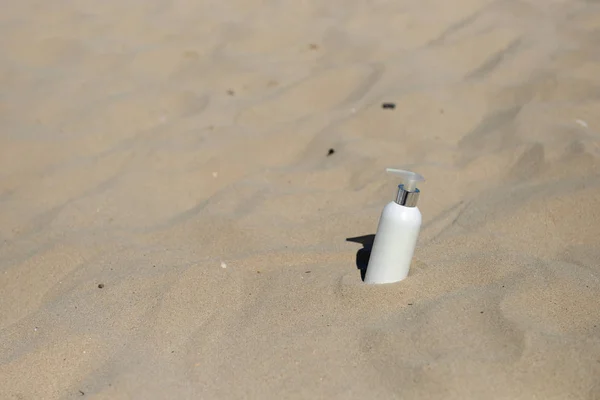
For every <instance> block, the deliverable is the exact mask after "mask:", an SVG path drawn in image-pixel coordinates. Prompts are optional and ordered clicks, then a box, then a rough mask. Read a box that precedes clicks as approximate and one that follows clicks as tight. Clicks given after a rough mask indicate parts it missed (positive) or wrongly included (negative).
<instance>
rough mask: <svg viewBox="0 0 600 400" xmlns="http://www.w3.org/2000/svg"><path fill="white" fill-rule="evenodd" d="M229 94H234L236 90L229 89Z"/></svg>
mask: <svg viewBox="0 0 600 400" xmlns="http://www.w3.org/2000/svg"><path fill="white" fill-rule="evenodd" d="M227 94H228V95H230V96H233V95H234V94H235V92H234V91H233V90H231V89H229V90H228V91H227Z"/></svg>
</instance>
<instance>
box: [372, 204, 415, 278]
mask: <svg viewBox="0 0 600 400" xmlns="http://www.w3.org/2000/svg"><path fill="white" fill-rule="evenodd" d="M420 229H421V211H419V208H418V207H406V206H401V205H400V204H398V203H396V202H394V201H392V202H390V203H388V204H387V205H386V206H385V207H384V208H383V212H382V213H381V218H380V219H379V226H378V227H377V233H376V234H375V240H374V242H373V248H372V250H371V257H370V258H369V265H368V266H367V272H366V274H365V283H393V282H398V281H401V280H403V279H404V278H406V277H407V276H408V271H409V269H410V264H411V262H412V257H413V253H414V251H415V247H416V245H417V238H418V237H419V231H420Z"/></svg>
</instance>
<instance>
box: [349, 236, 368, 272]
mask: <svg viewBox="0 0 600 400" xmlns="http://www.w3.org/2000/svg"><path fill="white" fill-rule="evenodd" d="M374 240H375V235H364V236H357V237H353V238H346V241H347V242H353V243H360V244H362V246H363V247H362V249H360V250H358V251H357V252H356V268H358V269H359V270H360V279H362V280H363V281H364V280H365V274H366V273H367V267H368V265H369V258H370V257H371V249H372V248H373V241H374Z"/></svg>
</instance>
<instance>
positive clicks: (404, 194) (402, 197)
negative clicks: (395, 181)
mask: <svg viewBox="0 0 600 400" xmlns="http://www.w3.org/2000/svg"><path fill="white" fill-rule="evenodd" d="M419 193H420V191H419V189H417V188H415V191H414V192H409V191H408V190H405V189H404V185H398V194H397V195H396V200H395V201H396V203H398V204H399V205H401V206H404V207H416V206H417V201H418V200H419Z"/></svg>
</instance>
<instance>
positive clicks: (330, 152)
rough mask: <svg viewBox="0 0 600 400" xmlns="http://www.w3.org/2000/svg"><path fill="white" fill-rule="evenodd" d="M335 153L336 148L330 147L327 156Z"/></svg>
mask: <svg viewBox="0 0 600 400" xmlns="http://www.w3.org/2000/svg"><path fill="white" fill-rule="evenodd" d="M333 153H335V150H334V149H329V151H328V152H327V157H329V156H330V155H332V154H333Z"/></svg>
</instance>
